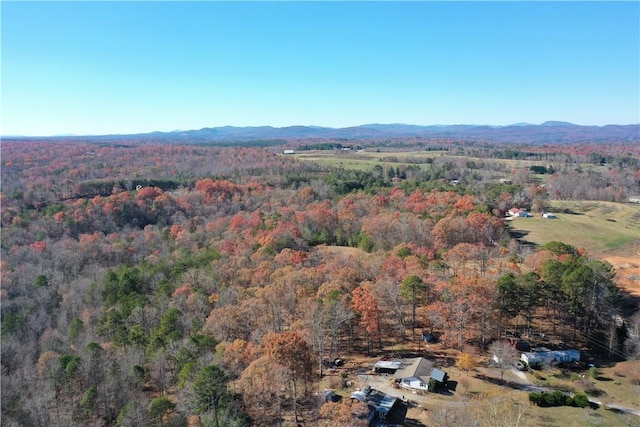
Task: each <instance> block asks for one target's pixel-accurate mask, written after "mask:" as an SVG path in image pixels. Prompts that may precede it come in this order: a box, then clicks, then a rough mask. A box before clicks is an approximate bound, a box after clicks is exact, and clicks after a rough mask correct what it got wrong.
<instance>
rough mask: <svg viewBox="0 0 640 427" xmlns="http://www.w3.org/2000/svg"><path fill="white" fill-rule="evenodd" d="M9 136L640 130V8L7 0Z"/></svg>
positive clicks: (5, 108) (5, 111) (5, 129)
mask: <svg viewBox="0 0 640 427" xmlns="http://www.w3.org/2000/svg"><path fill="white" fill-rule="evenodd" d="M1 13H2V75H1V80H2V81H1V85H2V87H1V89H2V95H1V101H2V111H1V125H2V129H1V133H2V134H4V135H13V134H20V135H54V134H107V133H137V132H150V131H154V130H160V131H170V130H175V129H184V130H186V129H199V128H202V127H211V126H225V125H233V126H259V125H271V126H277V127H280V126H289V125H319V126H330V127H345V126H353V125H359V124H365V123H410V124H424V125H426V124H455V123H467V124H472V123H475V124H495V125H504V124H510V123H516V122H532V123H541V122H543V121H546V120H564V121H570V122H574V123H578V124H589V125H604V124H608V123H617V124H628V123H638V122H639V121H640V28H639V27H640V5H639V3H638V2H635V1H634V2H553V3H546V2H526V3H525V2H496V3H486V2H468V3H467V2H407V3H405V2H372V3H370V2H349V3H346V2H281V3H280V2H277V3H270V2H253V3H246V2H226V3H219V2H191V3H182V2H181V3H178V2H175V3H174V2H103V3H97V2H9V1H3V2H2V4H1Z"/></svg>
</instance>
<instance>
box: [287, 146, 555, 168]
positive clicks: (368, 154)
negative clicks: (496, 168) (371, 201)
mask: <svg viewBox="0 0 640 427" xmlns="http://www.w3.org/2000/svg"><path fill="white" fill-rule="evenodd" d="M295 156H296V158H298V159H300V160H310V161H315V162H318V163H320V164H323V165H326V166H332V167H343V168H345V169H358V170H367V169H370V168H372V167H373V166H375V165H380V166H382V167H387V166H394V167H395V166H398V165H409V164H414V165H416V166H420V167H426V166H427V165H426V161H427V159H429V158H436V157H445V158H448V159H451V160H452V161H457V160H460V159H461V157H459V156H450V155H449V154H448V152H447V151H379V152H378V151H375V149H371V150H370V151H368V150H365V151H360V152H358V151H341V150H311V151H298V152H296V154H295ZM465 158H466V159H467V160H470V161H476V162H485V163H501V164H504V165H507V166H508V167H509V168H514V167H515V168H521V167H522V168H524V167H526V168H528V167H530V166H534V165H535V166H545V165H546V163H545V162H542V161H531V160H511V159H487V158H475V157H465Z"/></svg>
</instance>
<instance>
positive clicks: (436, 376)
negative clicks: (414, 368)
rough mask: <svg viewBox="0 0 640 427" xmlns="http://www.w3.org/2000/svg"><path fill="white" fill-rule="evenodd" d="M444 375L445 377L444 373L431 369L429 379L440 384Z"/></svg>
mask: <svg viewBox="0 0 640 427" xmlns="http://www.w3.org/2000/svg"><path fill="white" fill-rule="evenodd" d="M446 375H447V374H446V372H444V371H441V370H440V369H438V368H433V371H431V378H433V379H434V380H436V381H438V382H441V383H442V382H444V377H445V376H446Z"/></svg>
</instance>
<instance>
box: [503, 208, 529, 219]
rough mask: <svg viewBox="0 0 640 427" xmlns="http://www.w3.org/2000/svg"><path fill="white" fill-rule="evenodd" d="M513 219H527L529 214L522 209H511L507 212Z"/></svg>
mask: <svg viewBox="0 0 640 427" xmlns="http://www.w3.org/2000/svg"><path fill="white" fill-rule="evenodd" d="M507 213H508V214H509V215H510V216H512V217H513V218H528V217H530V216H531V214H530V213H529V212H527V211H525V210H524V209H518V208H511V209H509V212H507Z"/></svg>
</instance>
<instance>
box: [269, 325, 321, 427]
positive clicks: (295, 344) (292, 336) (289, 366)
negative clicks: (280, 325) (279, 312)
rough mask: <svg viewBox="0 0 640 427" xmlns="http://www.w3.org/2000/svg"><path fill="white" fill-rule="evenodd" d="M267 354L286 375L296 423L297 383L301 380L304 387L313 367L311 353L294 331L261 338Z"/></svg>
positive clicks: (270, 334)
mask: <svg viewBox="0 0 640 427" xmlns="http://www.w3.org/2000/svg"><path fill="white" fill-rule="evenodd" d="M263 341H264V343H265V347H266V351H267V353H268V354H269V355H270V356H271V357H272V358H273V359H274V360H275V361H276V362H277V363H278V364H280V365H282V366H283V367H284V368H285V369H286V372H287V374H288V378H289V382H290V385H291V403H292V404H293V412H294V416H295V420H296V422H297V421H298V405H297V399H298V387H297V385H298V382H299V381H300V380H303V381H304V383H305V386H306V383H307V380H308V379H309V376H310V375H311V370H312V366H313V362H312V360H313V359H312V356H311V351H310V350H309V346H308V345H307V343H306V341H305V340H304V339H302V337H301V336H300V335H299V334H298V333H297V332H294V331H286V332H280V333H275V332H270V333H268V334H267V335H265V336H264V337H263Z"/></svg>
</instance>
